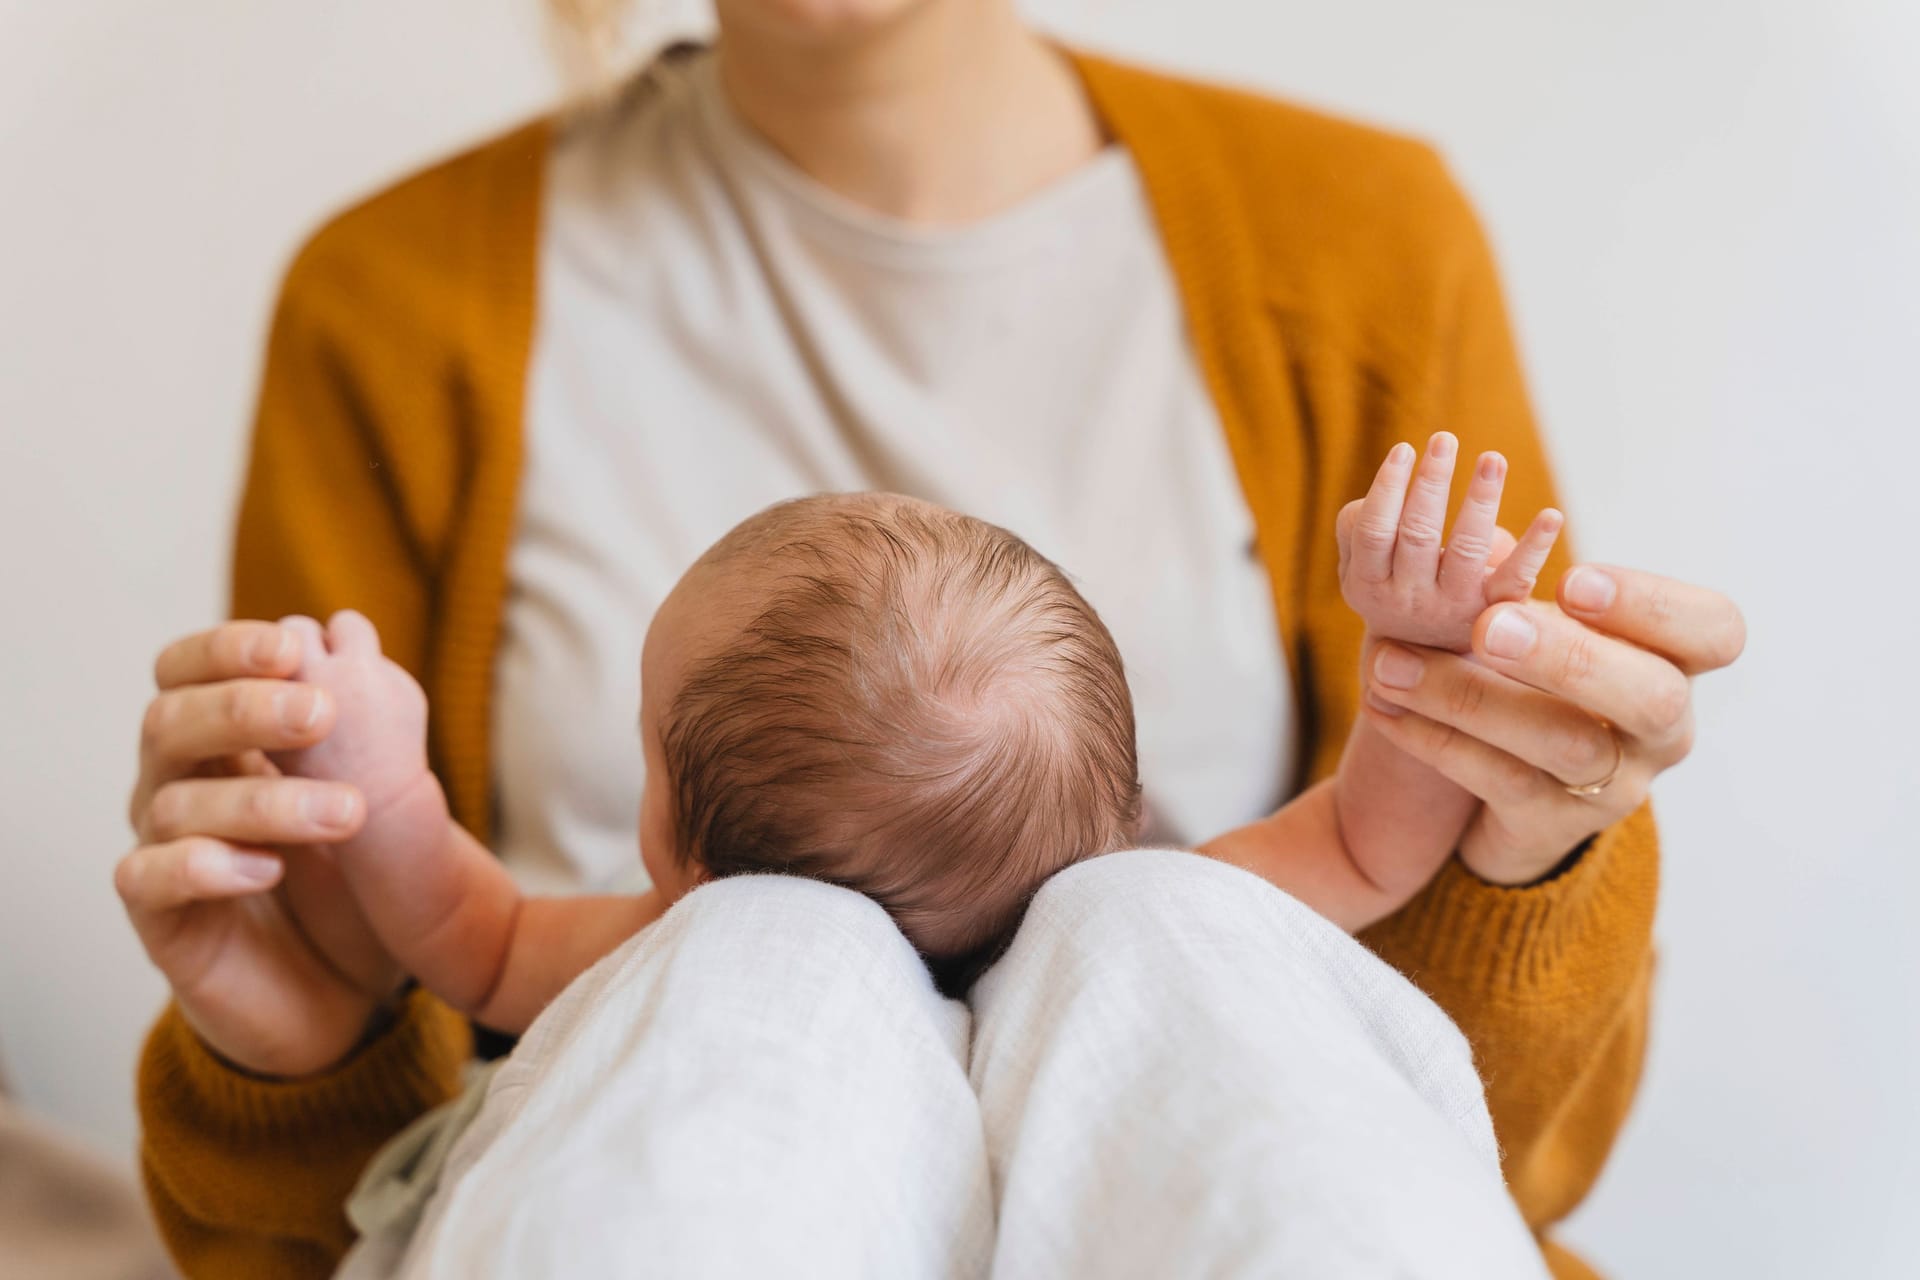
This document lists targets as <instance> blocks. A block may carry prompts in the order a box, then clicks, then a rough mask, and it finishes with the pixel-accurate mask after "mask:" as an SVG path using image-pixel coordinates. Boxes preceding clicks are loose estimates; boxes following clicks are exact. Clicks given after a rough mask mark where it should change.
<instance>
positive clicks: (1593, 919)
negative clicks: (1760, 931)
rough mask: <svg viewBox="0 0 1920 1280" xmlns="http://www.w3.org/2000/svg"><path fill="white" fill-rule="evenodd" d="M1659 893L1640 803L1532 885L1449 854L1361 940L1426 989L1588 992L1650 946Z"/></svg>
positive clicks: (1517, 998) (1634, 964)
mask: <svg viewBox="0 0 1920 1280" xmlns="http://www.w3.org/2000/svg"><path fill="white" fill-rule="evenodd" d="M1658 894H1659V837H1658V834H1657V832H1656V829H1655V826H1654V821H1653V811H1652V809H1651V808H1650V807H1649V806H1646V805H1642V806H1641V807H1640V809H1638V810H1636V811H1635V812H1634V813H1632V814H1630V815H1629V816H1628V817H1626V818H1624V819H1622V820H1621V821H1620V822H1617V823H1615V824H1614V825H1613V826H1611V827H1608V828H1607V829H1606V830H1604V831H1602V832H1601V833H1600V834H1599V835H1598V836H1596V837H1595V838H1594V839H1593V841H1592V843H1591V845H1590V846H1589V847H1588V848H1587V849H1586V850H1585V852H1584V853H1583V854H1582V855H1581V856H1580V857H1579V858H1577V859H1575V860H1573V861H1572V864H1571V865H1570V866H1567V867H1566V868H1565V869H1564V870H1562V871H1560V872H1559V873H1558V874H1556V875H1553V876H1549V877H1548V878H1546V879H1544V880H1541V881H1538V882H1536V883H1534V884H1531V885H1525V886H1518V887H1509V886H1503V885H1497V884H1492V883H1490V882H1488V881H1485V880H1482V879H1480V878H1479V877H1478V876H1476V875H1474V874H1473V873H1472V872H1470V871H1468V870H1467V869H1466V868H1465V867H1464V866H1462V865H1461V864H1460V862H1459V861H1458V860H1457V859H1456V860H1454V861H1452V862H1450V863H1448V864H1447V866H1446V867H1445V868H1444V869H1442V871H1441V872H1440V874H1439V875H1438V876H1436V877H1435V878H1434V881H1433V883H1432V884H1430V885H1429V886H1428V887H1427V888H1426V889H1425V890H1423V891H1422V892H1421V894H1420V895H1419V896H1418V897H1417V898H1415V899H1414V900H1413V901H1412V902H1411V903H1409V904H1408V905H1407V906H1406V908H1404V909H1403V910H1401V911H1400V912H1399V913H1397V914H1396V915H1394V916H1392V917H1391V918H1389V919H1387V920H1385V921H1382V922H1381V923H1380V924H1379V925H1377V926H1375V927H1374V929H1372V930H1370V931H1369V932H1368V934H1367V936H1366V937H1365V939H1364V940H1365V941H1366V942H1368V943H1369V945H1372V946H1374V947H1375V949H1376V950H1378V951H1379V952H1380V953H1381V954H1382V955H1383V956H1385V957H1386V958H1387V959H1389V960H1390V961H1393V962H1394V963H1396V964H1399V965H1400V967H1402V968H1403V969H1408V970H1410V971H1413V970H1417V972H1412V974H1411V976H1413V977H1414V978H1415V980H1416V981H1418V982H1420V983H1421V985H1422V986H1425V987H1428V989H1429V990H1431V989H1432V985H1445V986H1447V987H1450V988H1455V989H1459V988H1461V987H1466V988H1471V989H1472V994H1473V995H1474V996H1476V997H1478V998H1479V999H1480V1000H1487V999H1494V1000H1500V1001H1503V1002H1509V1001H1511V1002H1529V1001H1538V1000H1552V999H1557V998H1560V997H1561V996H1563V995H1564V994H1566V993H1567V992H1568V991H1579V992H1584V993H1587V994H1588V995H1591V994H1593V993H1594V992H1595V990H1596V988H1604V987H1606V986H1610V985H1613V984H1615V983H1617V984H1619V985H1621V986H1622V987H1624V986H1625V985H1627V984H1630V983H1631V982H1632V981H1634V979H1635V975H1637V974H1638V973H1639V971H1640V967H1641V965H1642V962H1643V960H1644V958H1645V955H1646V953H1647V950H1648V948H1649V947H1650V946H1651V941H1652V936H1653V915H1654V906H1655V902H1656V900H1657V898H1658ZM1430 984H1432V985H1430ZM1463 994H1464V992H1463Z"/></svg>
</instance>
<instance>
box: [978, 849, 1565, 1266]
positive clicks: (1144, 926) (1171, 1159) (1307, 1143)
mask: <svg viewBox="0 0 1920 1280" xmlns="http://www.w3.org/2000/svg"><path fill="white" fill-rule="evenodd" d="M971 1003H972V1006H973V1009H974V1012H975V1023H974V1037H973V1051H972V1054H971V1076H972V1080H973V1084H974V1087H975V1090H976V1092H977V1094H978V1096H979V1099H980V1106H981V1112H982V1116H983V1120H984V1124H985V1127H986V1132H987V1149H988V1153H989V1159H990V1161H991V1163H992V1165H993V1176H994V1187H995V1192H996V1196H997V1200H998V1206H999V1224H998V1239H997V1244H996V1251H995V1266H994V1270H995V1274H997V1275H1004V1276H1015V1277H1025V1276H1089V1277H1090V1276H1116V1275H1142V1276H1153V1275H1232V1274H1258V1275H1301V1276H1327V1275H1365V1276H1374V1275H1403V1274H1404V1275H1421V1276H1452V1275H1459V1276H1477V1277H1495V1276H1509V1275H1540V1274H1542V1270H1541V1262H1540V1256H1539V1253H1538V1251H1537V1249H1536V1248H1535V1246H1534V1245H1533V1243H1532V1241H1531V1238H1530V1236H1529V1235H1528V1233H1527V1231H1526V1229H1525V1227H1524V1226H1523V1225H1522V1223H1521V1221H1520V1217H1519V1214H1518V1212H1517V1210H1516V1209H1515V1207H1514V1206H1513V1204H1512V1201H1511V1200H1510V1199H1509V1197H1508V1196H1507V1194H1506V1191H1505V1188H1504V1186H1503V1184H1502V1183H1501V1181H1500V1175H1499V1168H1498V1157H1497V1153H1496V1149H1495V1147H1494V1142H1493V1133H1492V1126H1491V1123H1490V1121H1489V1120H1488V1117H1487V1112H1486V1105H1485V1102H1484V1100H1483V1097H1482V1092H1481V1087H1480V1082H1479V1079H1478V1077H1477V1076H1476V1075H1475V1074H1474V1071H1473V1066H1472V1061H1471V1056H1470V1054H1469V1052H1468V1049H1467V1046H1466V1042H1465V1041H1464V1039H1463V1038H1462V1037H1461V1036H1460V1033H1459V1031H1458V1030H1457V1029H1456V1028H1455V1027H1454V1026H1453V1024H1452V1023H1451V1022H1450V1021H1449V1020H1448V1019H1447V1018H1446V1016H1445V1015H1444V1014H1442V1013H1441V1012H1440V1010H1439V1009H1438V1008H1437V1007H1436V1006H1434V1005H1433V1003H1432V1002H1431V1001H1429V1000H1427V999H1426V997H1424V996H1422V995H1421V994H1420V993H1419V992H1418V991H1416V990H1415V989H1414V988H1413V987H1412V985H1411V984H1409V983H1408V982H1407V981H1406V980H1405V979H1403V978H1401V977H1400V976H1399V975H1398V974H1396V973H1394V972H1393V971H1392V970H1391V969H1389V968H1388V967H1387V966H1386V965H1384V964H1382V963H1381V962H1380V961H1378V960H1377V959H1375V958H1374V957H1373V956H1372V955H1371V954H1369V953H1368V952H1367V951H1366V950H1365V949H1364V948H1362V947H1360V946H1358V945H1357V944H1355V943H1354V942H1353V941H1352V939H1350V938H1348V937H1347V936H1346V935H1344V934H1342V933H1341V932H1340V931H1339V930H1337V929H1335V928H1334V927H1333V926H1332V925H1330V924H1328V923H1327V922H1326V921H1324V920H1322V919H1321V918H1320V917H1319V916H1317V915H1315V914H1313V913H1312V912H1311V911H1309V910H1308V909H1307V908H1305V907H1303V906H1301V905H1300V904H1299V903H1297V902H1295V901H1293V900H1292V899H1291V898H1288V897H1287V896H1286V895H1285V894H1282V893H1280V892H1279V891H1278V890H1276V889H1274V888H1273V887H1272V886H1270V885H1268V884H1267V883H1266V882H1264V881H1262V880H1259V879H1258V878H1257V877H1254V876H1251V875H1249V874H1247V873H1245V872H1242V871H1239V870H1237V869H1235V868H1233V867H1229V866H1226V865H1225V864H1222V863H1218V862H1213V861H1211V860H1208V859H1205V858H1201V857H1199V856H1197V855H1194V854H1188V853H1177V852H1167V851H1152V850H1143V851H1135V852H1131V853H1122V854H1114V855H1110V856H1108V857H1104V858H1099V859H1095V860H1093V861H1091V862H1087V863H1083V864H1081V865H1079V866H1076V867H1073V868H1070V869H1069V870H1067V871H1065V872H1063V873H1061V874H1060V875H1058V876H1056V877H1055V878H1054V879H1053V880H1052V881H1050V882H1049V883H1048V884H1047V885H1046V886H1045V888H1043V889H1042V890H1041V892H1040V894H1039V896H1038V897H1037V898H1036V899H1035V901H1034V904H1033V906H1032V909H1031V910H1030V911H1029V913H1028V916H1027V920H1026V922H1025V923H1024V924H1023V926H1022V929H1021V932H1020V935H1019V937H1018V938H1017V939H1016V940H1015V942H1014V945H1013V947H1012V949H1011V950H1010V951H1009V952H1008V954H1007V955H1006V956H1005V957H1004V958H1003V959H1002V960H1001V962H1000V963H999V964H998V965H996V966H995V968H994V969H993V970H992V971H991V972H990V973H989V974H988V975H986V977H984V978H983V979H982V980H981V982H980V984H979V985H978V986H977V987H976V988H975V989H974V992H973V996H972V1000H971Z"/></svg>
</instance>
